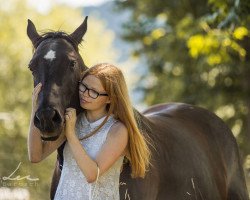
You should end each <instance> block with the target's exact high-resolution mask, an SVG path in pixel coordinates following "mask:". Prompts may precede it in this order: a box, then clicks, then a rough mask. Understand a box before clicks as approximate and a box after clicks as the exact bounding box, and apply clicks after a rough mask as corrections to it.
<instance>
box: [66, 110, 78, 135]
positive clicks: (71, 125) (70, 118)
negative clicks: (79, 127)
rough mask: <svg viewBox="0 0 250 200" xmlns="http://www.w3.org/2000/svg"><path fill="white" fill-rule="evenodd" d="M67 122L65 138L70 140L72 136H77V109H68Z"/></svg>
mask: <svg viewBox="0 0 250 200" xmlns="http://www.w3.org/2000/svg"><path fill="white" fill-rule="evenodd" d="M65 122H66V123H65V130H64V131H65V136H66V137H67V139H69V138H70V137H71V136H75V125H76V109H74V108H67V109H66V112H65Z"/></svg>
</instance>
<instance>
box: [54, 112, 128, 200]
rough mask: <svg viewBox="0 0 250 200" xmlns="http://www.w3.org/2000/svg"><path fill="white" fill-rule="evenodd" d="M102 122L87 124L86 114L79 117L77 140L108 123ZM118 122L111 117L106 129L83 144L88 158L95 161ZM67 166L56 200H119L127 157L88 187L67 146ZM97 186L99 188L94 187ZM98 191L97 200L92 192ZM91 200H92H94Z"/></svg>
mask: <svg viewBox="0 0 250 200" xmlns="http://www.w3.org/2000/svg"><path fill="white" fill-rule="evenodd" d="M105 117H106V116H104V117H103V118H101V119H99V120H97V121H95V122H92V123H90V122H88V120H87V118H86V116H85V114H84V113H82V114H81V115H79V116H78V119H77V122H76V135H77V136H78V138H81V137H83V136H84V135H86V134H88V133H90V132H91V131H93V130H95V129H96V128H97V127H98V126H99V125H100V124H101V123H102V122H103V120H104V119H105ZM116 121H117V120H115V119H114V117H113V116H112V115H111V116H109V118H108V121H107V122H106V123H105V124H104V125H103V127H102V128H101V129H100V130H99V131H98V132H97V133H96V134H94V135H93V136H91V137H89V138H87V139H84V140H81V141H80V142H81V144H82V146H83V147H84V149H85V150H86V152H87V154H88V155H89V156H90V157H91V158H92V159H95V158H96V156H97V154H98V152H99V150H100V149H101V146H102V145H103V143H104V142H105V140H106V137H107V134H108V132H109V129H110V127H111V126H112V125H113V124H114V123H115V122H116ZM63 156H64V163H63V169H62V173H61V178H60V181H59V184H58V187H57V191H56V194H55V198H54V200H119V199H120V196H119V178H120V171H121V166H122V164H123V158H124V156H120V157H119V159H118V160H117V161H116V162H115V163H114V164H113V165H112V166H111V167H110V168H109V169H108V170H107V171H106V172H105V173H104V174H102V175H101V176H100V177H99V179H98V182H97V183H88V182H87V180H86V178H85V176H84V174H83V173H82V171H81V170H80V168H79V167H78V165H77V163H76V161H75V159H74V157H73V155H72V154H71V151H70V148H69V145H68V143H67V142H66V144H65V147H64V151H63ZM95 184H96V186H95ZM94 187H95V191H94V197H92V195H93V194H92V192H93V189H94ZM91 197H92V198H91Z"/></svg>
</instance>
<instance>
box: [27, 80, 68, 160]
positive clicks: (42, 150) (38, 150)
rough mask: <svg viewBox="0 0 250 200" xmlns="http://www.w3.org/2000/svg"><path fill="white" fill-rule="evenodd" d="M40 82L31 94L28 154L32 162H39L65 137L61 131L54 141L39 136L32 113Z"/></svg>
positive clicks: (34, 109)
mask: <svg viewBox="0 0 250 200" xmlns="http://www.w3.org/2000/svg"><path fill="white" fill-rule="evenodd" d="M41 86H42V85H41V84H38V85H37V86H36V87H35V88H34V91H33V95H32V114H31V119H30V128H29V134H28V156H29V160H30V161H31V162H33V163H37V162H40V161H41V160H43V159H44V158H46V157H47V156H48V155H50V154H51V153H52V152H54V151H55V150H56V149H57V148H58V147H59V146H60V145H61V144H62V143H63V142H64V141H65V139H66V137H65V135H64V134H63V133H62V134H61V135H60V137H59V138H58V139H57V140H56V141H43V140H42V139H41V136H40V130H39V129H37V128H36V127H35V125H34V121H33V119H34V115H35V111H36V110H37V96H38V93H39V92H40V90H41Z"/></svg>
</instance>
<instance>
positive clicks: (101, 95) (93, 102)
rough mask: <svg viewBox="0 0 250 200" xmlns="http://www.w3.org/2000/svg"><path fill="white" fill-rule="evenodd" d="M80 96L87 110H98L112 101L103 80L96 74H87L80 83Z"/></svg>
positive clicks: (83, 106) (82, 104) (82, 105)
mask: <svg viewBox="0 0 250 200" xmlns="http://www.w3.org/2000/svg"><path fill="white" fill-rule="evenodd" d="M79 98H80V104H81V107H82V108H84V109H86V110H98V109H101V108H103V107H106V105H107V104H108V103H110V99H109V97H108V96H107V93H106V91H105V90H104V88H103V86H102V83H101V81H100V80H99V79H98V78H97V77H95V76H94V75H88V76H86V77H85V78H84V79H83V80H82V82H81V83H80V84H79Z"/></svg>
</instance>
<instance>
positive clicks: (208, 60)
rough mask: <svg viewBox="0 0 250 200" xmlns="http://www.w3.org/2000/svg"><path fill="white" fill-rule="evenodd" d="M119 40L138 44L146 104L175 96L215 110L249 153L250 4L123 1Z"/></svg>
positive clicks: (243, 0) (233, 0) (188, 0)
mask: <svg viewBox="0 0 250 200" xmlns="http://www.w3.org/2000/svg"><path fill="white" fill-rule="evenodd" d="M117 5H118V7H119V8H122V9H124V8H126V9H128V10H130V11H131V17H130V19H129V20H128V22H127V23H126V24H125V25H124V27H125V34H124V39H125V40H127V41H130V42H133V43H136V44H137V49H135V51H134V52H133V54H134V55H135V56H141V57H144V58H145V59H146V63H147V64H148V65H147V73H145V74H144V75H143V76H142V77H141V81H140V82H139V83H138V84H139V87H138V89H140V90H143V91H144V92H145V102H146V103H147V104H149V105H152V104H156V103H162V102H169V101H180V102H186V103H190V104H196V105H200V106H203V107H206V108H208V109H209V110H211V111H214V112H216V113H217V114H218V115H219V116H220V117H222V118H223V119H224V120H225V121H226V122H227V124H228V125H229V126H230V127H231V128H232V130H233V133H234V134H235V136H237V140H238V143H239V145H240V148H241V150H242V152H243V154H244V155H245V156H246V155H247V154H249V153H250V145H249V139H250V98H249V97H250V79H249V74H250V73H249V70H250V60H249V58H250V56H249V52H250V40H249V37H250V32H249V31H250V25H249V24H250V23H249V22H250V14H249V13H250V3H249V1H247V0H241V1H240V0H228V1H224V0H219V1H218V0H209V1H208V0H200V1H195V0H176V1H162V0H155V1H153V2H152V1H149V0H127V1H122V2H117Z"/></svg>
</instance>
